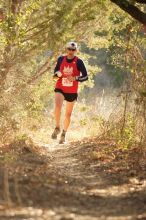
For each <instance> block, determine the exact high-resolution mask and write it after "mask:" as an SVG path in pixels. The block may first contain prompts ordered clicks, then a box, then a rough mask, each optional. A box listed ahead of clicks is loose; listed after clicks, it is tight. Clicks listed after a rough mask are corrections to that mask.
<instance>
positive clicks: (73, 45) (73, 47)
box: [66, 41, 77, 49]
mask: <svg viewBox="0 0 146 220" xmlns="http://www.w3.org/2000/svg"><path fill="white" fill-rule="evenodd" d="M66 48H72V49H77V43H76V42H74V41H70V42H68V43H67V44H66Z"/></svg>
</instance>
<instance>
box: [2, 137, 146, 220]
mask: <svg viewBox="0 0 146 220" xmlns="http://www.w3.org/2000/svg"><path fill="white" fill-rule="evenodd" d="M0 161H1V166H0V220H98V219H99V220H105V219H106V220H129V219H130V220H131V219H132V220H138V219H141V220H144V219H146V166H145V163H144V160H142V159H141V160H139V155H138V151H137V149H136V148H135V149H132V150H130V151H128V153H127V151H123V150H120V149H119V148H118V149H117V147H116V146H115V143H114V141H111V140H102V139H100V140H99V139H97V138H95V139H92V140H91V139H86V140H84V141H78V142H71V143H67V144H65V145H56V146H55V145H54V146H53V147H52V146H49V145H47V146H46V145H44V146H40V145H39V146H26V145H25V144H22V143H17V144H16V145H15V146H14V144H13V145H10V146H5V147H3V148H1V154H0ZM7 180H8V181H7ZM4 183H5V184H4ZM8 189H9V191H8ZM8 192H9V194H8ZM8 203H9V204H8Z"/></svg>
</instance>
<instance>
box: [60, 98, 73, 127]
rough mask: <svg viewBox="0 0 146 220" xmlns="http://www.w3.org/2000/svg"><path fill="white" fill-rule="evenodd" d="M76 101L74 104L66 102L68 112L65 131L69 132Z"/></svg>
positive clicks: (66, 113)
mask: <svg viewBox="0 0 146 220" xmlns="http://www.w3.org/2000/svg"><path fill="white" fill-rule="evenodd" d="M75 102H76V101H73V102H66V110H65V119H64V127H63V129H64V131H67V129H68V127H69V125H70V121H71V114H72V111H73V107H74V104H75Z"/></svg>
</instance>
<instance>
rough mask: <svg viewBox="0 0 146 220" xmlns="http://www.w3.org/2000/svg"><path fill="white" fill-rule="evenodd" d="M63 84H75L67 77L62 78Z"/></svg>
mask: <svg viewBox="0 0 146 220" xmlns="http://www.w3.org/2000/svg"><path fill="white" fill-rule="evenodd" d="M62 85H63V86H68V87H70V86H73V82H70V81H69V80H68V79H67V78H62Z"/></svg>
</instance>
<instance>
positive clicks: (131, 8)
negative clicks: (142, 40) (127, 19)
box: [111, 0, 146, 25]
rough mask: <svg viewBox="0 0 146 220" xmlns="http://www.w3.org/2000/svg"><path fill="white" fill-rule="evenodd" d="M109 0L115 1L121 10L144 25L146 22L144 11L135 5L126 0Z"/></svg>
mask: <svg viewBox="0 0 146 220" xmlns="http://www.w3.org/2000/svg"><path fill="white" fill-rule="evenodd" d="M139 1H140V0H139ZM141 1H142V0H141ZM111 2H113V3H115V4H116V5H117V6H119V7H120V8H121V9H122V10H123V11H125V12H127V13H128V14H129V15H131V16H132V17H133V18H135V19H136V20H137V21H139V22H140V23H142V24H144V25H145V24H146V13H144V12H142V11H141V10H140V9H139V8H137V7H136V6H135V5H133V4H131V3H129V2H128V1H127V0H122V1H121V0H111ZM137 2H138V1H137Z"/></svg>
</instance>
